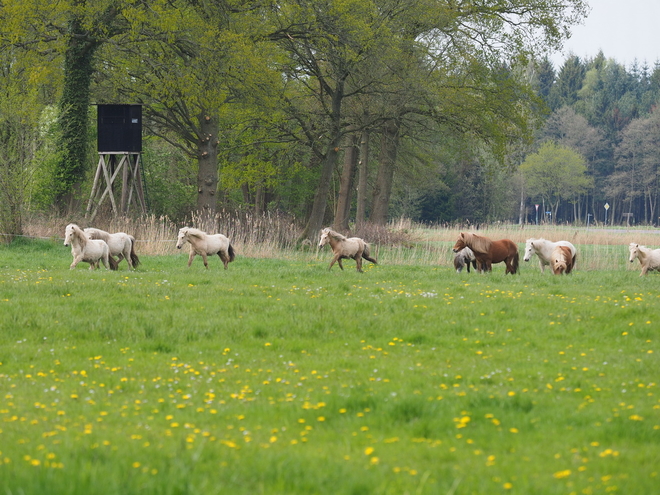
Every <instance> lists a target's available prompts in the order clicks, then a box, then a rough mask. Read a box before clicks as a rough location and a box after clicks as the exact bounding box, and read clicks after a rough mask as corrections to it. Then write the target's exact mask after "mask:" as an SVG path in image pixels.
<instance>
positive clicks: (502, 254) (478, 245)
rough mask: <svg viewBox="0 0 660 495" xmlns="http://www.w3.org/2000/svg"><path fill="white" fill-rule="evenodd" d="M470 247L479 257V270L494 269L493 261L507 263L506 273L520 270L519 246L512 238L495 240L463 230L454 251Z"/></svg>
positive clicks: (487, 270)
mask: <svg viewBox="0 0 660 495" xmlns="http://www.w3.org/2000/svg"><path fill="white" fill-rule="evenodd" d="M465 247H469V248H470V249H472V251H474V256H475V258H477V267H478V271H479V272H490V271H492V269H493V267H492V264H493V263H501V262H502V261H504V263H505V264H506V271H505V272H504V273H505V274H507V273H511V274H515V273H517V272H518V261H519V258H520V256H519V255H518V246H516V243H515V242H513V241H512V240H510V239H501V240H499V241H493V240H491V239H489V238H488V237H483V236H480V235H477V234H472V233H471V232H461V235H460V236H459V237H458V240H457V241H456V244H455V245H454V249H453V251H454V252H455V253H458V252H459V251H460V250H461V249H463V248H465Z"/></svg>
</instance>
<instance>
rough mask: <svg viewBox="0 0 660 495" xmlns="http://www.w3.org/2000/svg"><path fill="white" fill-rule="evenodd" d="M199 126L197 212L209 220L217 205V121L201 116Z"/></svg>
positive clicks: (207, 116) (213, 118)
mask: <svg viewBox="0 0 660 495" xmlns="http://www.w3.org/2000/svg"><path fill="white" fill-rule="evenodd" d="M199 125H200V136H199V144H198V165H199V171H198V173H197V210H198V211H199V213H200V214H202V215H203V216H206V217H208V218H210V217H212V216H214V215H215V213H216V210H217V204H218V198H217V195H216V193H217V191H218V119H216V118H215V117H211V116H209V115H201V116H200V118H199Z"/></svg>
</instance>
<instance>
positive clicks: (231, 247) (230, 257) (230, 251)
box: [227, 244, 236, 261]
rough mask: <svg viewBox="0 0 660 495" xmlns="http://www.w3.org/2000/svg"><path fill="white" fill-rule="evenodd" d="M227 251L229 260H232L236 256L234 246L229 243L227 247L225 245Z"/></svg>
mask: <svg viewBox="0 0 660 495" xmlns="http://www.w3.org/2000/svg"><path fill="white" fill-rule="evenodd" d="M227 253H228V254H229V261H234V259H235V258H236V252H235V251H234V248H233V246H232V245H231V244H229V247H227Z"/></svg>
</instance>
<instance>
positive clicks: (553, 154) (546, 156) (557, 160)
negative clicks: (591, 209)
mask: <svg viewBox="0 0 660 495" xmlns="http://www.w3.org/2000/svg"><path fill="white" fill-rule="evenodd" d="M520 170H521V172H522V174H523V177H524V180H525V184H526V188H527V191H528V194H529V195H530V196H532V197H537V198H538V197H541V198H543V199H544V200H545V201H546V202H547V203H548V205H550V207H551V208H552V210H551V211H552V215H553V216H552V219H553V221H557V211H558V210H559V203H560V202H561V200H562V199H569V200H575V198H577V197H578V196H579V195H580V194H584V192H585V191H586V190H587V188H588V187H589V185H590V183H591V178H590V177H588V176H587V175H586V171H587V167H586V163H585V159H584V157H582V156H581V155H580V154H579V153H577V152H575V151H573V150H571V149H569V148H566V147H564V146H560V145H558V144H557V143H555V142H554V141H547V142H546V143H544V144H543V145H541V148H540V149H539V151H538V152H537V153H532V154H530V155H528V156H527V158H526V159H525V161H524V162H523V163H522V165H520Z"/></svg>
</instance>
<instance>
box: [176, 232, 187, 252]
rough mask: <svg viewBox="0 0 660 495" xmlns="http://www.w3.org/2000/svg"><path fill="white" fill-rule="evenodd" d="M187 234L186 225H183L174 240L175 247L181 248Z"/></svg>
mask: <svg viewBox="0 0 660 495" xmlns="http://www.w3.org/2000/svg"><path fill="white" fill-rule="evenodd" d="M187 235H188V227H183V228H182V229H179V237H177V240H176V248H177V249H181V248H182V247H183V245H184V244H185V243H186V236H187Z"/></svg>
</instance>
